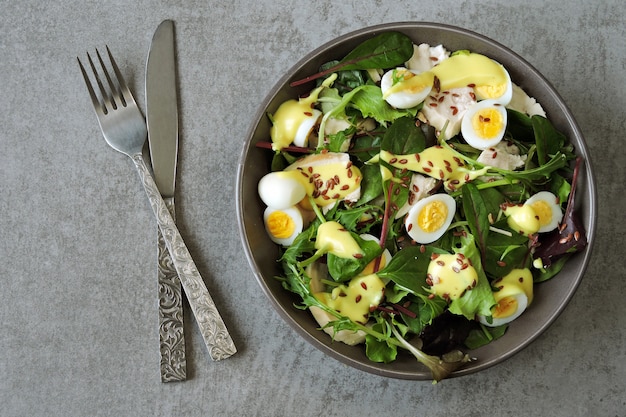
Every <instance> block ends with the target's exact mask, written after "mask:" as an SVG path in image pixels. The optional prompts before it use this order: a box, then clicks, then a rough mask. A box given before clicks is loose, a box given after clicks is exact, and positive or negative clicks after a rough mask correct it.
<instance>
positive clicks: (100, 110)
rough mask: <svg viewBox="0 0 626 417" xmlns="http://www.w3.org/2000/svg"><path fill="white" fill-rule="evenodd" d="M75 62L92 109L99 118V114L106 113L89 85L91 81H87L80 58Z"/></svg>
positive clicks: (87, 77)
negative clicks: (81, 75) (87, 92)
mask: <svg viewBox="0 0 626 417" xmlns="http://www.w3.org/2000/svg"><path fill="white" fill-rule="evenodd" d="M87 56H89V54H87ZM76 60H77V61H78V66H79V67H80V72H81V73H82V74H83V79H84V80H85V85H86V86H87V91H89V97H91V103H92V104H93V107H94V109H95V110H96V114H97V115H98V117H100V115H101V114H106V113H107V111H106V108H105V107H103V104H102V103H101V102H100V100H98V96H97V95H96V92H95V91H94V89H93V86H92V85H91V80H90V79H89V76H88V75H87V71H86V70H85V67H84V66H83V63H82V62H80V58H78V57H76ZM90 60H91V59H90Z"/></svg>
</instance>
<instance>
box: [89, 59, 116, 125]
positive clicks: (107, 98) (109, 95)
mask: <svg viewBox="0 0 626 417" xmlns="http://www.w3.org/2000/svg"><path fill="white" fill-rule="evenodd" d="M96 57H97V58H98V62H99V63H100V68H101V69H102V73H103V74H104V76H105V78H106V79H107V82H108V84H109V90H110V91H109V92H107V90H106V88H105V87H104V85H103V83H102V81H101V80H100V76H99V75H98V70H96V66H95V65H94V63H93V61H92V59H91V55H89V54H87V58H89V64H90V65H91V69H92V70H93V73H94V75H95V78H96V82H97V84H98V87H99V88H100V93H101V94H102V100H103V101H104V103H105V105H104V107H105V110H106V103H107V102H108V103H109V104H110V105H111V108H112V109H113V110H117V102H116V100H117V101H119V98H118V96H119V94H118V92H117V88H116V86H115V85H114V84H113V81H112V80H111V77H110V76H109V72H108V71H107V67H106V65H105V64H104V61H103V60H102V57H101V56H100V52H99V51H98V50H97V49H96ZM105 114H106V113H105Z"/></svg>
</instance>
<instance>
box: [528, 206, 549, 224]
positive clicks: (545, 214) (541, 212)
mask: <svg viewBox="0 0 626 417" xmlns="http://www.w3.org/2000/svg"><path fill="white" fill-rule="evenodd" d="M529 205H530V207H532V208H533V211H534V212H535V214H536V215H537V217H539V226H540V227H541V226H545V225H547V224H549V223H550V222H551V221H552V208H551V207H550V205H549V204H548V203H546V202H545V201H543V200H537V201H535V202H534V203H532V204H529Z"/></svg>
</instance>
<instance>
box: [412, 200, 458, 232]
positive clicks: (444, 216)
mask: <svg viewBox="0 0 626 417" xmlns="http://www.w3.org/2000/svg"><path fill="white" fill-rule="evenodd" d="M455 211H456V202H455V201H454V198H452V197H451V196H449V195H448V194H434V195H431V196H430V197H426V198H424V199H422V200H420V201H418V202H417V203H415V205H414V206H413V207H411V209H410V210H409V213H408V214H407V216H406V219H405V221H404V226H405V227H406V231H407V233H408V234H409V236H410V237H411V239H413V240H414V241H416V242H417V243H423V244H426V243H432V242H434V241H436V240H437V239H439V238H440V237H441V236H443V234H444V233H445V232H446V230H447V229H448V227H449V226H450V224H451V223H452V218H453V217H454V213H455Z"/></svg>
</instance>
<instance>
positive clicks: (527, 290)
mask: <svg viewBox="0 0 626 417" xmlns="http://www.w3.org/2000/svg"><path fill="white" fill-rule="evenodd" d="M493 286H494V287H495V288H498V290H497V291H495V292H494V293H493V297H494V299H495V301H496V305H495V306H494V307H493V308H492V309H491V320H489V318H488V317H485V316H482V315H479V316H478V321H479V322H481V323H482V324H484V325H485V326H491V327H496V326H500V325H502V324H507V323H510V322H512V321H513V320H515V319H516V318H518V317H519V316H521V315H522V313H523V312H524V311H525V310H526V307H528V305H529V304H530V303H531V302H532V299H533V277H532V273H531V272H530V270H529V269H514V270H512V271H511V272H509V273H508V274H507V275H506V276H505V277H503V278H501V279H499V280H496V281H494V282H493ZM490 321H491V322H490Z"/></svg>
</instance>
